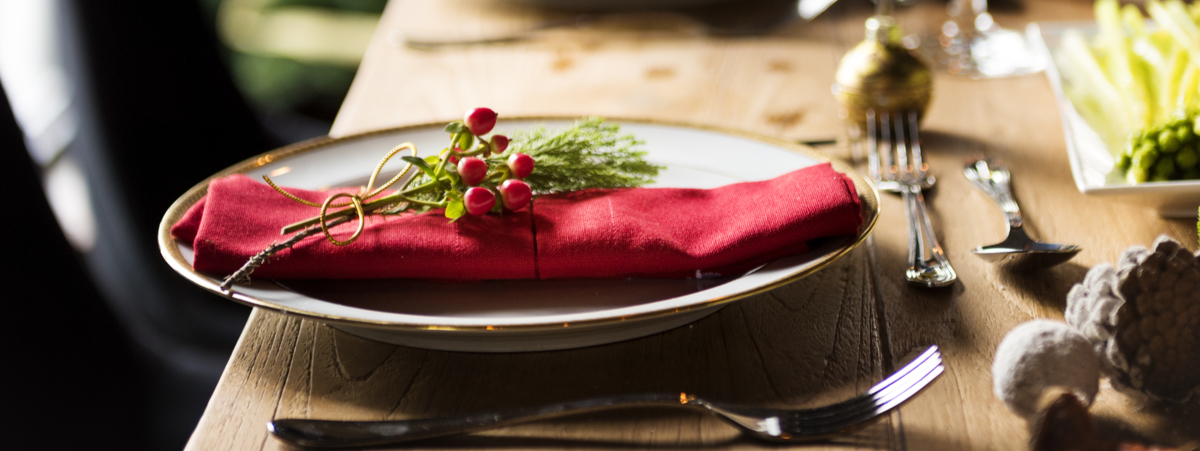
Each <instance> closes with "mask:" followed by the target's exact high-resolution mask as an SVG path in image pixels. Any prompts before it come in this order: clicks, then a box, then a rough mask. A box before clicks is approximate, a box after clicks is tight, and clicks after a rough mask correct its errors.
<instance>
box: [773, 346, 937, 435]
mask: <svg viewBox="0 0 1200 451" xmlns="http://www.w3.org/2000/svg"><path fill="white" fill-rule="evenodd" d="M943 371H945V367H943V366H942V365H940V364H939V365H936V366H933V367H930V368H929V371H928V372H926V373H925V374H924V375H923V377H922V378H920V379H919V380H917V381H915V382H914V383H913V384H911V385H909V386H907V387H906V389H905V390H904V391H903V392H901V393H898V394H897V395H896V396H894V397H892V398H890V399H888V400H887V401H884V402H881V403H879V404H878V405H876V406H875V407H874V408H872V409H863V410H861V411H858V412H855V413H854V414H852V415H849V416H845V417H842V418H840V421H837V422H820V423H819V424H808V423H803V422H802V423H798V424H796V425H794V426H796V427H795V429H794V431H795V432H798V433H801V434H804V435H815V436H827V435H829V434H832V433H838V432H844V431H846V430H849V429H853V428H856V427H858V426H862V425H864V424H866V422H867V421H868V420H871V419H874V418H878V417H880V416H882V414H884V413H886V412H888V411H890V410H892V409H894V408H896V407H898V406H900V405H901V404H903V403H904V402H905V401H908V400H909V399H912V396H913V395H915V394H917V393H919V392H920V391H921V390H922V389H924V388H925V387H926V386H928V385H929V384H930V383H931V382H933V380H934V379H937V377H938V376H940V375H941V374H942V372H943Z"/></svg>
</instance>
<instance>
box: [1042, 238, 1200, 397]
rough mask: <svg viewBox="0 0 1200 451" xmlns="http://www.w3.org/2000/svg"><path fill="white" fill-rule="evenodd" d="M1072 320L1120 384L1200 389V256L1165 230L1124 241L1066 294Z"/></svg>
mask: <svg viewBox="0 0 1200 451" xmlns="http://www.w3.org/2000/svg"><path fill="white" fill-rule="evenodd" d="M1066 317H1067V322H1068V323H1070V324H1071V325H1073V326H1075V327H1076V328H1078V329H1079V330H1080V332H1082V333H1083V335H1084V336H1085V337H1087V338H1088V340H1089V341H1090V342H1091V343H1092V347H1093V350H1095V352H1096V355H1097V356H1098V357H1099V358H1100V362H1101V368H1102V369H1103V370H1104V372H1105V373H1107V374H1108V375H1109V376H1110V378H1111V379H1112V381H1113V385H1114V386H1116V387H1118V388H1132V389H1134V390H1137V391H1138V392H1141V393H1143V394H1145V395H1147V396H1149V397H1150V398H1152V399H1156V400H1169V401H1175V402H1184V401H1187V400H1188V398H1190V397H1191V395H1192V394H1194V393H1196V392H1200V259H1198V257H1197V255H1195V254H1193V253H1191V252H1189V251H1188V250H1187V249H1184V248H1183V247H1182V246H1181V245H1180V244H1179V242H1177V241H1175V240H1172V239H1171V238H1168V237H1166V236H1160V237H1159V238H1158V239H1157V240H1155V241H1154V245H1153V251H1151V250H1149V249H1146V248H1143V247H1140V246H1135V247H1131V248H1129V249H1127V250H1126V251H1125V252H1124V253H1123V254H1122V255H1121V260H1120V261H1119V262H1118V263H1117V267H1116V268H1115V269H1114V268H1113V267H1112V266H1110V265H1107V264H1102V265H1097V266H1096V267H1094V268H1092V269H1091V270H1090V271H1088V273H1087V277H1085V278H1084V281H1083V283H1081V284H1076V285H1075V287H1074V288H1072V289H1071V292H1070V293H1069V294H1067V311H1066Z"/></svg>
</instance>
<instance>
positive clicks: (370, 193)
mask: <svg viewBox="0 0 1200 451" xmlns="http://www.w3.org/2000/svg"><path fill="white" fill-rule="evenodd" d="M404 149H409V150H412V156H414V157H415V156H417V146H415V145H413V143H404V144H401V145H399V146H396V148H394V149H392V151H391V152H388V154H387V155H386V156H384V157H383V160H380V161H379V165H377V166H375V171H374V172H371V178H370V180H368V181H367V186H365V187H362V188H361V189H359V191H358V193H356V194H351V193H337V194H334V195H332V196H329V198H327V199H325V202H323V203H320V204H318V203H316V202H309V201H307V200H304V199H301V198H299V197H296V195H294V194H292V193H289V192H287V191H284V190H283V188H280V187H279V186H278V185H276V184H275V182H272V181H271V178H270V177H267V176H265V175H264V176H263V180H266V181H267V184H268V185H271V188H274V189H275V191H277V192H279V194H282V195H283V196H284V197H287V198H288V199H291V200H294V201H296V202H299V203H302V204H304V205H308V206H310V207H321V216H320V217H319V221H318V223H319V224H321V232H323V233H324V234H325V239H327V240H329V242H330V243H333V244H334V245H337V246H345V245H347V244H350V243H353V242H354V240H357V239H358V236H359V235H362V231H363V227H364V225H365V222H366V221H364V218H365V217H366V213H365V212H364V211H363V202H366V201H367V200H369V199H371V198H372V197H375V196H377V195H379V193H382V192H383V190H385V189H388V188H389V187H391V186H392V185H394V184H396V182H399V181H400V179H401V178H403V177H404V175H405V174H407V173H408V171H409V170H410V169H412V166H413V165H412V163H409V164H408V165H407V166H405V167H404V170H403V171H400V173H399V174H396V176H395V177H392V179H391V180H389V181H388V182H387V183H385V184H384V185H383V186H380V187H379V188H376V189H374V190H372V189H371V188H372V187H373V186H374V185H375V179H376V178H377V177H379V173H380V172H382V171H383V166H384V165H385V164H387V162H388V160H390V159H391V158H392V157H393V156H395V155H396V154H397V153H399V152H400V151H401V150H404ZM343 197H348V198H350V202H344V203H340V204H335V203H333V201H335V200H338V199H341V198H343ZM349 205H353V206H354V213H355V215H356V216H357V217H358V229H356V230H355V231H354V235H351V236H350V239H348V240H346V241H339V240H337V239H335V238H334V237H333V235H330V234H329V225H328V223H327V219H328V218H327V217H326V216H327V212H328V211H329V208H330V207H333V208H339V207H345V206H349Z"/></svg>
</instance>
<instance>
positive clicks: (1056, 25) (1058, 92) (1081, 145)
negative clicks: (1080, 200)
mask: <svg viewBox="0 0 1200 451" xmlns="http://www.w3.org/2000/svg"><path fill="white" fill-rule="evenodd" d="M1068 29H1076V30H1079V31H1080V32H1082V33H1083V35H1084V36H1092V35H1095V34H1096V33H1097V28H1096V23H1095V22H1093V21H1083V22H1046V23H1040V24H1038V23H1033V24H1029V26H1028V27H1027V28H1026V33H1027V34H1028V36H1029V41H1030V42H1032V43H1033V45H1034V48H1036V49H1037V51H1038V52H1039V53H1041V57H1042V58H1045V59H1046V61H1047V63H1048V64H1047V65H1046V77H1048V78H1049V79H1050V85H1051V86H1052V87H1053V88H1054V96H1055V99H1056V100H1057V103H1058V110H1059V112H1060V113H1061V115H1062V121H1063V135H1064V136H1065V137H1066V141H1067V156H1068V158H1069V159H1070V162H1071V174H1072V175H1074V177H1075V186H1076V187H1077V188H1079V192H1081V193H1083V194H1087V195H1090V196H1103V197H1105V198H1111V199H1113V200H1116V201H1120V202H1127V203H1134V204H1137V205H1142V206H1146V207H1150V208H1153V209H1155V210H1156V211H1158V214H1159V215H1160V216H1163V217H1167V218H1191V217H1196V208H1197V207H1198V206H1200V181H1197V180H1188V181H1177V182H1147V183H1140V184H1137V185H1131V184H1129V183H1126V182H1124V181H1123V180H1121V179H1120V178H1119V177H1116V178H1110V177H1109V174H1110V173H1112V169H1113V165H1114V164H1115V163H1116V161H1115V159H1114V158H1113V155H1112V154H1111V153H1109V149H1108V146H1107V145H1105V143H1104V141H1103V140H1102V139H1101V138H1100V135H1098V134H1097V133H1096V131H1095V130H1094V129H1093V128H1092V126H1091V125H1090V124H1088V122H1087V121H1085V120H1084V119H1083V117H1082V116H1080V115H1079V112H1078V111H1076V110H1075V106H1074V105H1073V104H1071V100H1070V99H1068V98H1067V96H1066V94H1064V92H1063V83H1065V81H1064V80H1063V79H1062V77H1061V76H1060V75H1059V70H1058V62H1057V61H1056V59H1055V58H1056V55H1057V54H1058V51H1059V49H1060V46H1061V42H1062V35H1063V32H1065V31H1066V30H1068Z"/></svg>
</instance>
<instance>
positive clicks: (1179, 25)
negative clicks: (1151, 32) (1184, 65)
mask: <svg viewBox="0 0 1200 451" xmlns="http://www.w3.org/2000/svg"><path fill="white" fill-rule="evenodd" d="M1146 12H1149V13H1150V17H1152V18H1154V21H1155V22H1157V23H1158V25H1159V26H1160V27H1163V29H1164V30H1167V32H1168V33H1170V34H1171V37H1173V38H1175V41H1176V42H1177V43H1178V44H1179V45H1181V46H1183V47H1184V48H1186V49H1187V51H1188V58H1189V59H1190V60H1191V63H1192V65H1195V66H1200V28H1197V27H1196V23H1195V22H1193V21H1192V18H1191V16H1189V15H1188V14H1187V11H1186V10H1185V9H1184V8H1183V3H1180V2H1179V1H1178V0H1168V1H1167V3H1166V6H1163V3H1161V2H1159V1H1158V0H1149V1H1147V2H1146Z"/></svg>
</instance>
